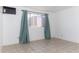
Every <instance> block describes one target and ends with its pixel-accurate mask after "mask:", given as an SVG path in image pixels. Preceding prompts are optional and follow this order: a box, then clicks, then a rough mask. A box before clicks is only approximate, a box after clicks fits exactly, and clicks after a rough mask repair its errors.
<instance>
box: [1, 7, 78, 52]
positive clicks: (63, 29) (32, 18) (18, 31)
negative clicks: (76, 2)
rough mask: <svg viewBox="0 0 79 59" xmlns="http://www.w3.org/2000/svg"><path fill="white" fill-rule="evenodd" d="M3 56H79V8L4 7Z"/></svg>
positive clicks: (2, 24) (2, 12)
mask: <svg viewBox="0 0 79 59" xmlns="http://www.w3.org/2000/svg"><path fill="white" fill-rule="evenodd" d="M0 52H1V53H79V6H0Z"/></svg>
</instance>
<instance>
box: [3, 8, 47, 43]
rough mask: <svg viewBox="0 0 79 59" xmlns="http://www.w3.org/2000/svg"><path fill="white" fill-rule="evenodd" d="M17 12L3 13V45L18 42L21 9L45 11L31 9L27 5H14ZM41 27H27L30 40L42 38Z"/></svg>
mask: <svg viewBox="0 0 79 59" xmlns="http://www.w3.org/2000/svg"><path fill="white" fill-rule="evenodd" d="M16 8H17V14H16V15H10V14H3V24H4V26H3V35H4V37H3V45H9V44H17V43H19V32H20V24H21V16H22V11H21V10H30V11H35V12H41V13H47V12H44V11H40V10H36V9H32V8H29V7H26V8H25V7H16ZM43 30H44V29H43V28H31V27H29V31H30V32H29V34H30V41H34V40H40V39H44V32H43Z"/></svg>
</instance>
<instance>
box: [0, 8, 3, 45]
mask: <svg viewBox="0 0 79 59" xmlns="http://www.w3.org/2000/svg"><path fill="white" fill-rule="evenodd" d="M1 12H2V9H1V7H0V46H1V44H2V37H3V30H2V28H3V22H2V21H3V20H2V13H1Z"/></svg>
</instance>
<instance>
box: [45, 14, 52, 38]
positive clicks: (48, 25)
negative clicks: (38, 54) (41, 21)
mask: <svg viewBox="0 0 79 59" xmlns="http://www.w3.org/2000/svg"><path fill="white" fill-rule="evenodd" d="M44 36H45V39H51V34H50V24H49V18H48V14H45V27H44Z"/></svg>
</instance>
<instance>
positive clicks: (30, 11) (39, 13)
mask: <svg viewBox="0 0 79 59" xmlns="http://www.w3.org/2000/svg"><path fill="white" fill-rule="evenodd" d="M21 11H23V10H21ZM25 11H28V10H25ZM28 12H31V13H38V14H48V13H41V12H34V11H28Z"/></svg>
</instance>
